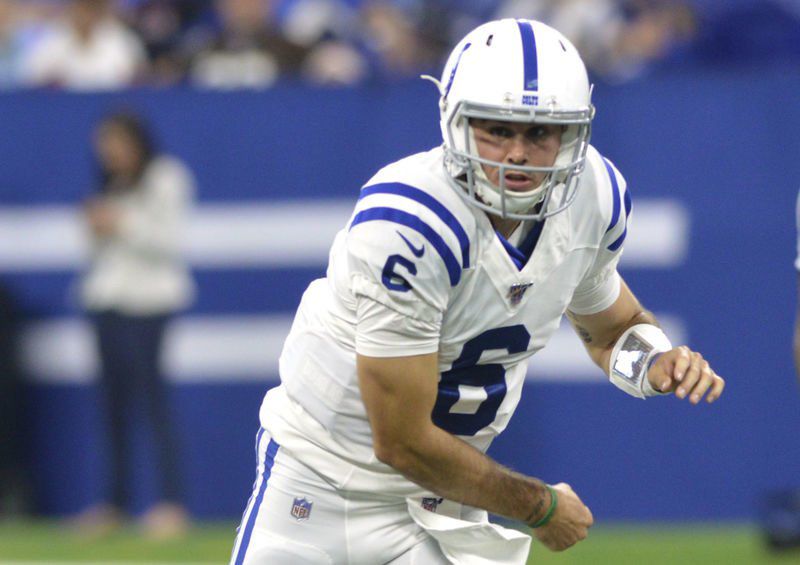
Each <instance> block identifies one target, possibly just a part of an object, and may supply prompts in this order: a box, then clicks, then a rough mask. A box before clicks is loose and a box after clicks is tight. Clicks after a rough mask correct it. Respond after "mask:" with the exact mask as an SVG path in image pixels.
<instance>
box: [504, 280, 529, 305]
mask: <svg viewBox="0 0 800 565" xmlns="http://www.w3.org/2000/svg"><path fill="white" fill-rule="evenodd" d="M532 286H533V283H518V284H512V285H511V287H510V288H509V289H508V299H509V300H510V301H511V305H512V306H516V305H517V304H519V303H520V302H521V301H522V297H523V296H525V291H526V290H528V289H529V288H530V287H532Z"/></svg>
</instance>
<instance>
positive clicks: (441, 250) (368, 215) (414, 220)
mask: <svg viewBox="0 0 800 565" xmlns="http://www.w3.org/2000/svg"><path fill="white" fill-rule="evenodd" d="M374 220H383V221H384V222H393V223H395V224H400V225H402V226H406V227H409V228H411V229H412V230H414V231H417V232H419V233H420V234H421V235H422V236H423V237H424V238H425V239H427V240H428V242H429V243H430V244H431V245H433V248H434V249H435V250H436V252H437V253H438V254H439V256H440V257H441V258H442V261H444V264H445V267H447V273H448V275H450V286H456V285H457V284H458V281H460V280H461V267H460V266H459V264H458V259H456V256H455V255H453V252H452V251H450V247H448V246H447V243H445V241H444V240H443V239H442V237H441V236H440V235H439V234H438V233H436V231H435V230H434V229H433V228H432V227H430V226H429V225H428V224H426V223H425V222H423V221H422V220H420V219H419V218H418V217H417V216H415V215H413V214H409V213H408V212H404V211H402V210H398V209H396V208H386V207H376V208H367V209H366V210H362V211H361V212H359V213H358V214H356V216H355V218H353V221H352V222H351V223H350V229H353V227H355V226H357V225H358V224H363V223H364V222H371V221H374Z"/></svg>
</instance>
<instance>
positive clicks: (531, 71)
mask: <svg viewBox="0 0 800 565" xmlns="http://www.w3.org/2000/svg"><path fill="white" fill-rule="evenodd" d="M517 25H518V26H519V35H520V37H521V38H522V61H523V68H524V70H525V82H524V84H523V86H522V89H523V90H539V61H538V60H537V55H536V36H534V34H533V24H531V23H530V22H526V21H521V20H518V21H517Z"/></svg>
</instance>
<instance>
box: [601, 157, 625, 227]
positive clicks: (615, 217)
mask: <svg viewBox="0 0 800 565" xmlns="http://www.w3.org/2000/svg"><path fill="white" fill-rule="evenodd" d="M603 163H605V165H606V171H608V178H609V179H610V180H611V195H612V196H613V198H614V210H613V212H612V213H611V222H610V223H609V224H608V229H607V230H606V233H608V232H610V231H611V230H612V228H613V227H614V226H616V225H617V222H618V221H619V208H620V199H619V184H618V183H617V175H615V174H614V169H613V168H612V167H611V163H609V162H608V159H606V158H605V157H603ZM628 202H629V199H627V198H626V202H625V204H626V208H628V207H629V206H628Z"/></svg>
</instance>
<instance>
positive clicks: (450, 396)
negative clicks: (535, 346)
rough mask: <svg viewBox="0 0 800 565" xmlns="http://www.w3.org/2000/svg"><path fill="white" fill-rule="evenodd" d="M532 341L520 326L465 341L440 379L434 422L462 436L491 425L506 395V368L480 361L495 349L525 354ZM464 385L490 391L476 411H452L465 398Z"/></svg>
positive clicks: (432, 416)
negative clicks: (462, 389)
mask: <svg viewBox="0 0 800 565" xmlns="http://www.w3.org/2000/svg"><path fill="white" fill-rule="evenodd" d="M530 341H531V334H530V333H528V330H527V329H526V328H525V326H523V325H516V326H509V327H506V328H495V329H491V330H487V331H485V332H483V333H482V334H480V335H479V336H477V337H474V338H472V339H471V340H469V341H468V342H467V343H465V344H464V348H463V349H462V350H461V355H459V357H458V359H456V360H455V361H453V367H452V368H451V369H450V370H449V371H446V372H444V373H442V376H441V379H440V380H439V394H438V396H437V397H436V404H435V405H434V407H433V413H432V414H431V418H432V419H433V423H434V424H436V425H437V426H439V427H440V428H442V429H443V430H446V431H448V432H450V433H451V434H455V435H459V436H474V435H475V434H477V433H478V432H479V431H480V430H482V429H483V428H485V427H486V426H488V425H489V424H491V423H492V422H493V421H494V419H495V416H496V415H497V410H498V409H499V408H500V404H502V403H503V399H504V398H505V397H506V370H505V368H503V366H502V365H500V364H497V363H489V364H486V365H478V361H479V360H480V358H481V355H482V354H483V352H484V351H491V350H493V349H501V350H506V351H508V353H509V354H511V353H521V352H523V351H525V350H526V349H528V344H529V343H530ZM461 386H468V387H477V388H483V390H484V391H485V393H486V399H485V400H483V402H481V404H480V406H478V409H477V410H476V411H475V412H474V413H471V414H463V413H453V412H451V410H452V408H453V406H454V405H455V404H456V403H457V402H458V400H459V398H460V397H461V392H460V391H459V387H461Z"/></svg>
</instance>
